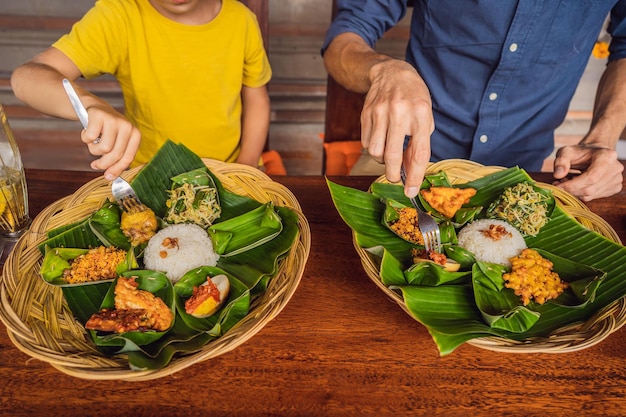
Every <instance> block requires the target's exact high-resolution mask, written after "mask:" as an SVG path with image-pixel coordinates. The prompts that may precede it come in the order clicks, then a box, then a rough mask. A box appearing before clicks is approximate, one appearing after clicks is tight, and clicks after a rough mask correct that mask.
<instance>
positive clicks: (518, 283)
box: [502, 249, 569, 305]
mask: <svg viewBox="0 0 626 417" xmlns="http://www.w3.org/2000/svg"><path fill="white" fill-rule="evenodd" d="M552 266H553V264H552V262H550V261H549V260H548V259H545V258H543V257H542V256H541V255H540V254H539V253H537V251H535V250H533V249H524V250H523V251H522V253H521V254H520V255H519V256H516V257H513V258H512V259H511V267H512V271H511V272H510V273H506V274H504V275H503V276H502V278H503V279H504V286H505V287H506V288H511V289H512V290H514V291H515V295H517V296H519V297H521V299H522V303H523V304H524V305H528V304H529V303H530V301H531V300H533V301H534V302H536V303H537V304H544V303H545V302H546V301H549V300H553V299H555V298H557V297H558V296H559V295H561V293H562V292H563V291H564V290H565V289H566V288H568V287H569V284H568V283H567V282H566V281H563V280H561V278H560V277H559V274H557V273H556V272H554V271H552Z"/></svg>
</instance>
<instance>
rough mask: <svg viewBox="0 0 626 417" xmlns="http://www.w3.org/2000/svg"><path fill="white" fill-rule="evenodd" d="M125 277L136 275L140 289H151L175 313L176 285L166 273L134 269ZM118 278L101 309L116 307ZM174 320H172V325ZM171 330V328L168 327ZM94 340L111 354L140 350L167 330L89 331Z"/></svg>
mask: <svg viewBox="0 0 626 417" xmlns="http://www.w3.org/2000/svg"><path fill="white" fill-rule="evenodd" d="M121 276H123V277H126V278H128V277H136V281H137V283H138V284H139V286H138V287H137V288H138V289H140V290H144V291H149V292H151V293H152V294H154V295H155V296H157V297H159V298H161V299H162V300H163V301H164V302H165V304H166V305H167V306H168V307H169V308H170V309H171V311H172V314H175V312H176V308H175V301H174V300H175V297H174V287H173V286H172V283H171V281H170V280H169V279H168V278H167V276H165V274H163V273H161V272H158V271H148V270H134V271H127V272H124V273H122V274H121ZM116 284H117V279H116V280H115V281H114V282H113V283H111V285H110V288H109V291H108V292H107V294H106V296H105V297H104V300H103V301H102V305H101V306H100V309H104V308H108V309H113V308H115V285H116ZM173 325H174V320H172V326H173ZM168 330H169V329H168ZM89 333H90V335H91V338H92V340H93V342H94V343H95V344H96V346H98V347H100V348H104V349H103V350H104V351H105V352H107V353H109V354H117V353H124V352H131V351H136V350H140V349H141V346H143V345H149V344H150V343H154V342H155V341H157V340H158V339H160V338H161V337H163V336H164V335H165V334H166V333H167V331H129V332H124V333H110V332H101V331H97V330H90V331H89Z"/></svg>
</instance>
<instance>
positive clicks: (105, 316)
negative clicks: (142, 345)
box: [85, 308, 151, 333]
mask: <svg viewBox="0 0 626 417" xmlns="http://www.w3.org/2000/svg"><path fill="white" fill-rule="evenodd" d="M150 325H151V323H150V318H149V317H148V315H147V312H146V310H143V309H129V310H114V309H107V308H104V309H102V310H100V311H99V312H97V313H95V314H93V315H92V316H91V317H90V318H89V320H87V323H85V328H86V329H88V330H100V331H103V332H115V333H124V332H131V331H137V330H139V331H145V330H150Z"/></svg>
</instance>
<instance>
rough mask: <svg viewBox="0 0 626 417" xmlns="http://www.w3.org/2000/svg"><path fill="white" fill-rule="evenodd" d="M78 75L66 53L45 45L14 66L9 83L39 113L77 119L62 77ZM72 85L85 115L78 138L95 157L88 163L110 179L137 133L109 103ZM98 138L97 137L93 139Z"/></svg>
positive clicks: (132, 150)
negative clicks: (86, 124)
mask: <svg viewBox="0 0 626 417" xmlns="http://www.w3.org/2000/svg"><path fill="white" fill-rule="evenodd" d="M80 76H81V73H80V70H79V68H78V67H77V66H76V65H75V64H74V63H73V62H72V60H71V59H69V57H67V56H66V55H65V54H64V53H62V52H61V51H59V50H58V49H56V48H48V49H47V50H45V51H44V52H42V53H41V54H39V55H37V56H36V57H34V58H33V59H31V60H30V61H28V62H27V63H25V64H23V65H21V66H19V67H18V68H16V69H15V71H14V72H13V74H12V76H11V87H12V88H13V92H14V94H15V96H16V97H17V98H19V99H20V100H22V101H23V102H24V103H26V104H28V105H29V106H31V107H33V108H34V109H36V110H39V111H40V112H42V113H45V114H48V115H50V116H55V117H61V118H64V119H69V120H78V116H77V115H76V112H75V111H74V108H73V107H72V105H71V103H70V100H69V98H68V97H67V93H66V92H65V89H64V88H63V78H67V79H68V80H70V81H74V80H76V79H77V78H78V77H80ZM74 88H75V90H76V92H77V94H78V96H79V97H80V101H81V102H82V103H83V105H84V106H85V108H86V109H87V113H88V115H89V125H88V126H87V128H86V129H85V130H83V131H82V133H81V140H82V141H83V142H84V143H85V144H86V145H87V147H88V149H89V153H91V154H92V155H95V156H97V157H98V159H96V160H94V161H93V162H92V163H91V167H92V168H93V169H96V170H104V171H105V172H104V176H105V178H107V179H108V180H112V179H114V178H115V177H117V176H119V175H120V174H121V173H122V171H123V170H125V169H126V168H128V166H129V165H130V163H131V162H132V161H133V159H134V158H135V154H136V153H137V148H138V147H139V143H140V141H141V133H140V132H139V129H137V128H136V127H135V126H133V125H132V123H130V121H128V119H126V118H125V117H124V116H123V115H122V114H120V113H119V112H118V111H116V110H115V109H114V108H113V107H112V106H111V105H110V104H109V103H107V102H106V101H104V100H102V99H101V98H99V97H96V96H94V95H93V94H91V93H89V92H88V91H87V90H85V89H84V88H81V87H80V86H78V85H74ZM98 138H99V139H100V141H97V142H94V141H95V140H96V139H98Z"/></svg>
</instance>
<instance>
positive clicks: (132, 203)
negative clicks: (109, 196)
mask: <svg viewBox="0 0 626 417" xmlns="http://www.w3.org/2000/svg"><path fill="white" fill-rule="evenodd" d="M119 203H120V206H121V207H122V209H123V210H124V211H125V212H127V213H129V214H132V213H138V212H140V211H144V210H145V209H146V207H145V206H144V205H143V204H141V202H140V201H139V200H138V199H137V198H136V197H134V196H132V195H128V196H125V197H123V198H121V199H120V201H119Z"/></svg>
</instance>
